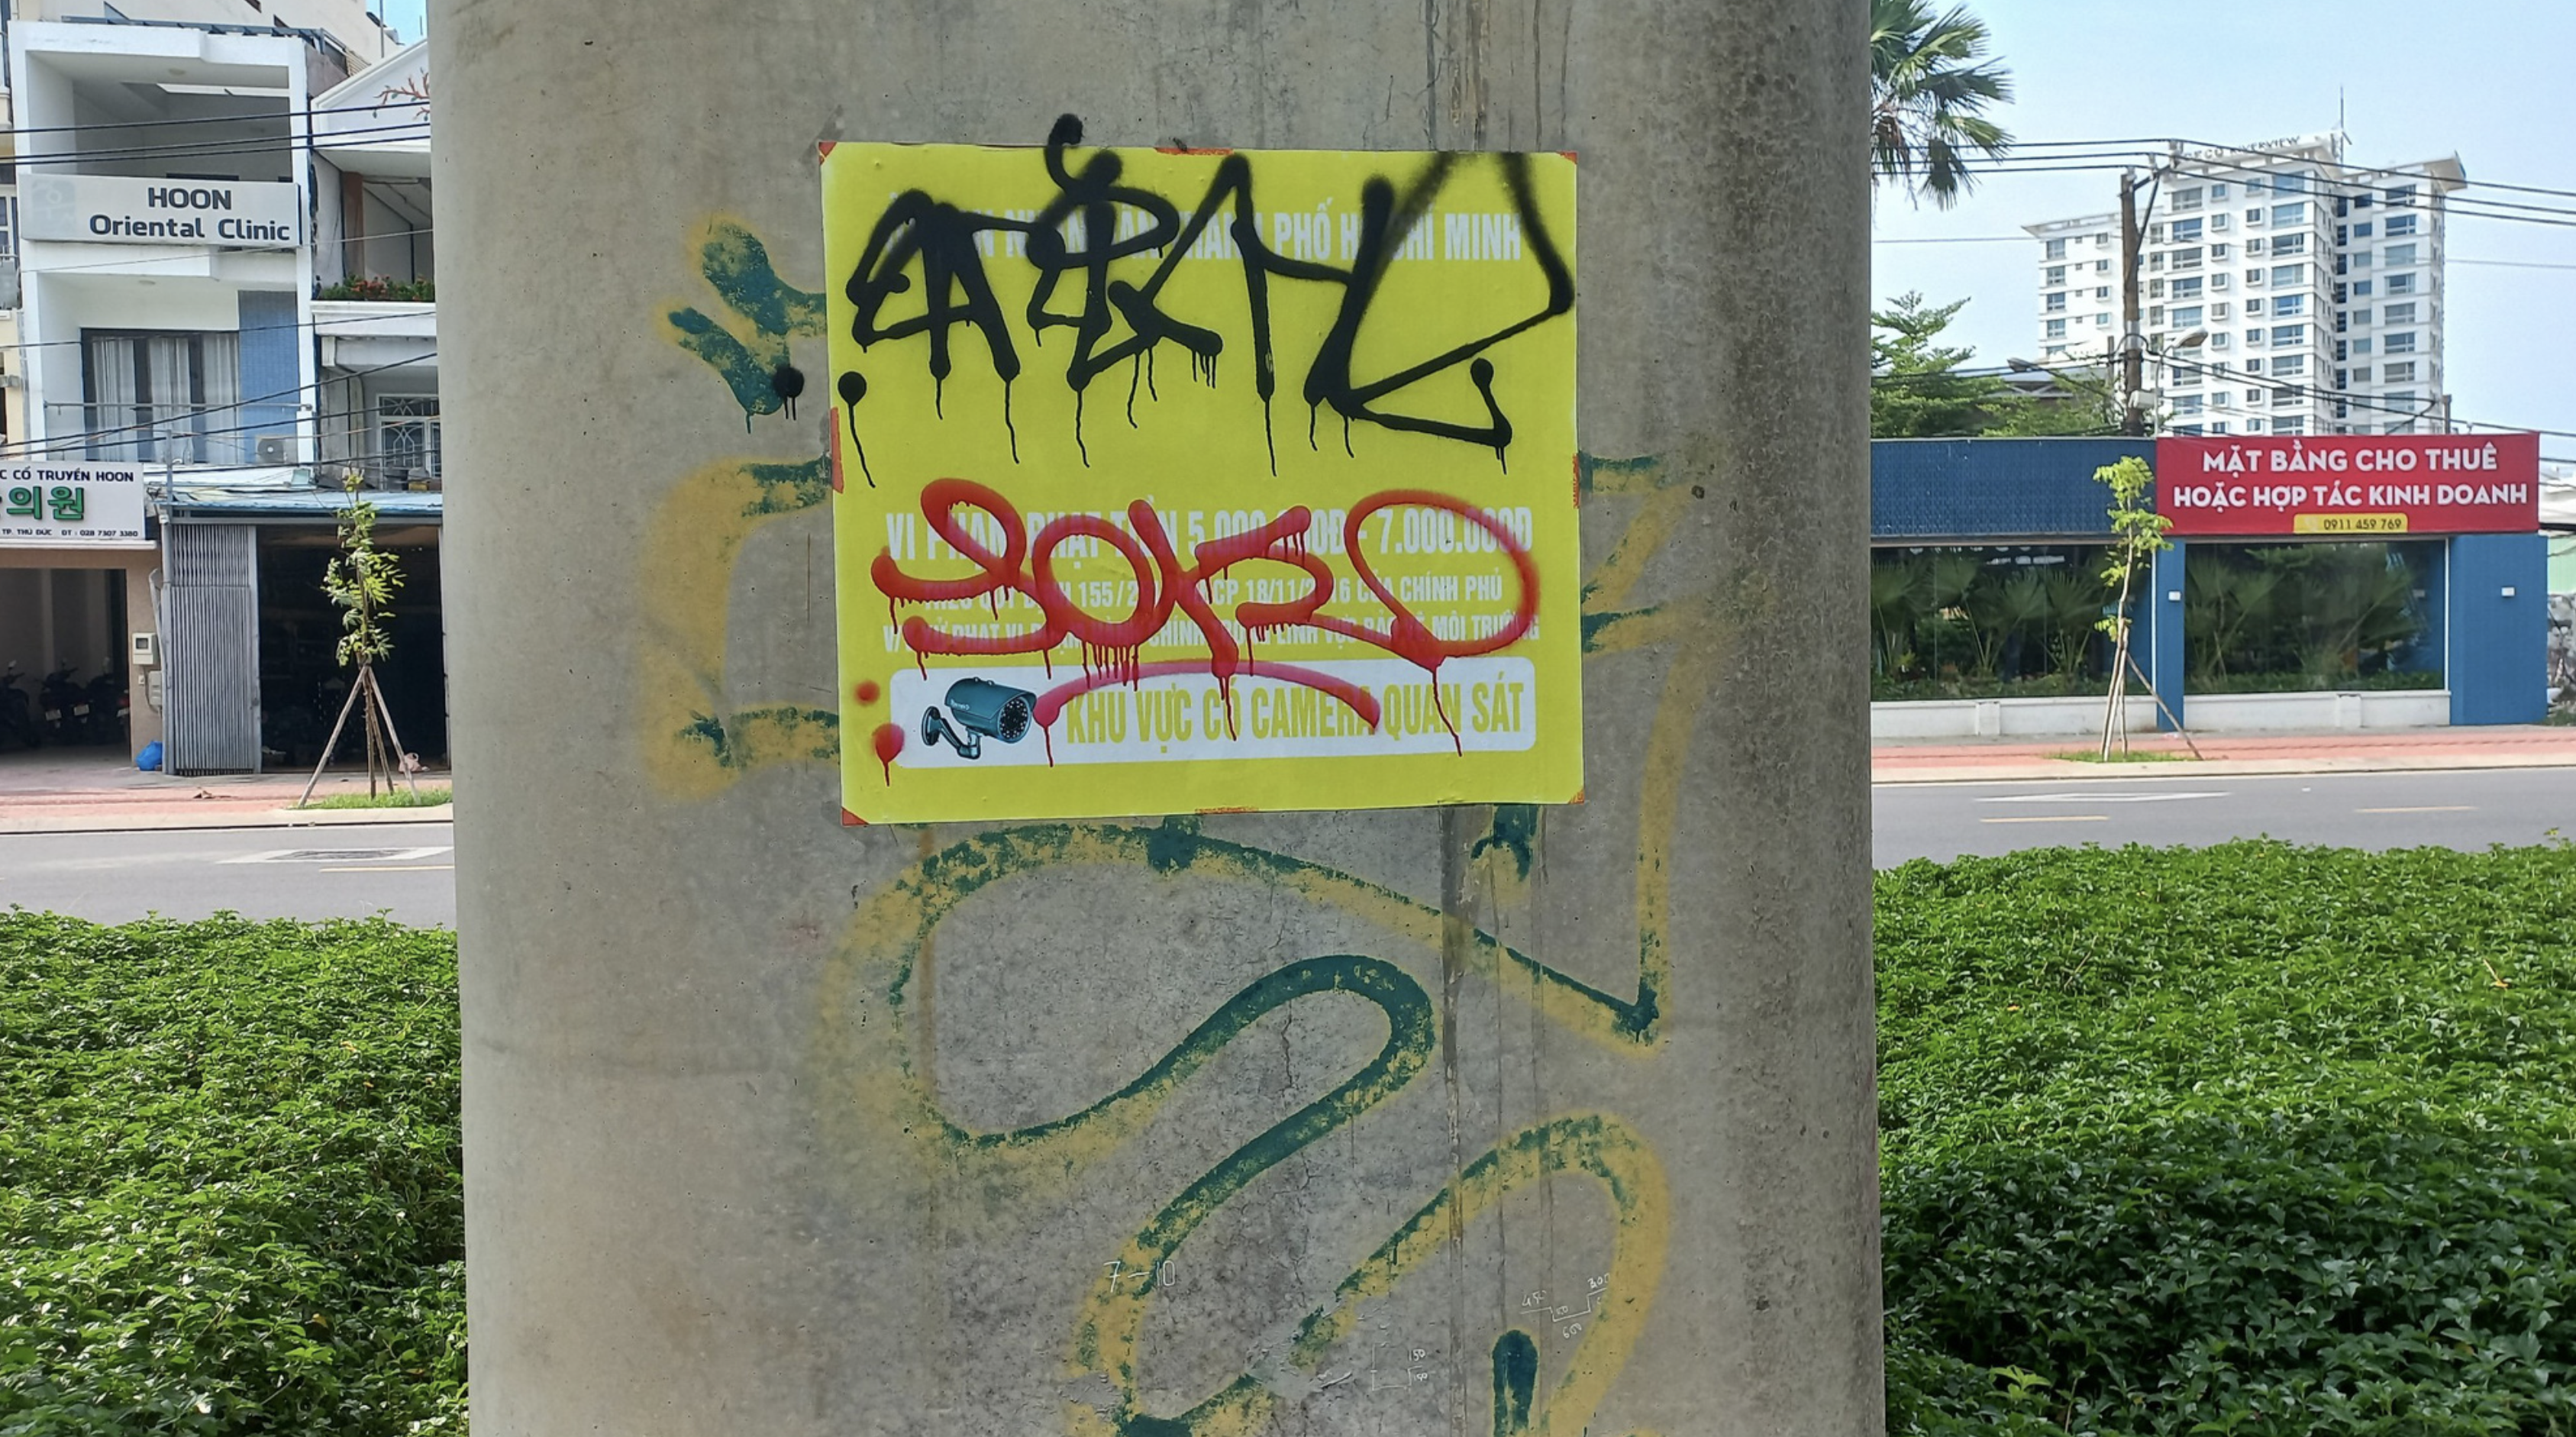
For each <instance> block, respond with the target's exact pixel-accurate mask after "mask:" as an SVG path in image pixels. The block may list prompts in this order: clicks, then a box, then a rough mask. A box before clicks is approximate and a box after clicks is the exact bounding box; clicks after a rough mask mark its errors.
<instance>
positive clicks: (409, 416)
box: [376, 394, 440, 479]
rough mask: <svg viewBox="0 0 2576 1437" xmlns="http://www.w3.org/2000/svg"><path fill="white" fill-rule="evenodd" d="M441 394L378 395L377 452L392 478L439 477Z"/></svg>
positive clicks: (388, 475)
mask: <svg viewBox="0 0 2576 1437" xmlns="http://www.w3.org/2000/svg"><path fill="white" fill-rule="evenodd" d="M439 449H440V445H439V434H438V396H437V395H435V394H380V395H377V396H376V455H377V457H378V459H379V461H380V463H381V465H382V467H383V469H384V471H385V474H386V476H387V477H389V478H394V479H407V478H410V477H412V476H414V475H425V476H427V477H430V478H436V477H437V476H438V470H439V460H440V454H439Z"/></svg>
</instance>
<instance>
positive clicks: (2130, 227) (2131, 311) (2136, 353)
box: [2120, 171, 2147, 437]
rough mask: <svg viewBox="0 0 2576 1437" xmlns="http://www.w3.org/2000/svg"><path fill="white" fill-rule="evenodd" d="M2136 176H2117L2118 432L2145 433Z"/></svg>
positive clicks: (2143, 357)
mask: <svg viewBox="0 0 2576 1437" xmlns="http://www.w3.org/2000/svg"><path fill="white" fill-rule="evenodd" d="M2139 239H2140V236H2139V233H2138V177H2137V176H2136V175H2135V174H2133V173H2130V172H2128V171H2122V172H2121V175H2120V432H2121V433H2123V434H2126V435H2130V436H2133V437H2135V436H2140V435H2144V434H2145V433H2146V432H2147V413H2146V408H2145V405H2144V403H2143V402H2142V401H2143V391H2144V390H2145V388H2146V373H2145V370H2146V339H2145V337H2144V336H2143V335H2142V334H2141V333H2140V331H2139V328H2138V251H2139V248H2140V246H2139V243H2138V241H2139Z"/></svg>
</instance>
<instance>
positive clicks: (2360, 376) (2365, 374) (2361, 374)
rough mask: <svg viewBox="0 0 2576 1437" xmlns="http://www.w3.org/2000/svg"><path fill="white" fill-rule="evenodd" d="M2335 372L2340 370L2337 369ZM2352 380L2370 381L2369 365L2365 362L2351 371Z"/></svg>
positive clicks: (2362, 382)
mask: <svg viewBox="0 0 2576 1437" xmlns="http://www.w3.org/2000/svg"><path fill="white" fill-rule="evenodd" d="M2337 373H2341V371H2340V370H2338V371H2337ZM2352 382H2353V383H2355V384H2368V383H2369V382H2370V366H2369V365H2367V364H2365V365H2363V366H2361V367H2360V368H2359V369H2356V370H2354V371H2352Z"/></svg>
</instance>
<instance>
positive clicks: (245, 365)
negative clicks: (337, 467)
mask: <svg viewBox="0 0 2576 1437" xmlns="http://www.w3.org/2000/svg"><path fill="white" fill-rule="evenodd" d="M303 343H304V331H303V330H302V329H300V328H299V327H297V324H296V320H295V296H294V295H293V294H292V293H291V292H289V291H286V290H263V289H246V290H243V291H242V292H241V397H242V408H241V415H240V417H239V418H237V419H233V420H231V421H230V423H232V424H238V425H242V426H245V427H244V428H243V431H242V434H243V437H242V440H241V450H242V452H243V454H244V455H245V456H249V457H254V458H255V457H256V456H257V453H258V446H257V445H256V444H255V443H254V442H253V441H254V439H255V438H256V437H258V436H261V435H267V434H284V435H289V436H292V435H293V434H294V433H295V421H296V414H297V409H298V407H299V406H300V405H301V404H302V403H303V400H304V375H303V365H302V359H303ZM312 457H313V456H312V455H310V454H306V453H303V452H301V446H298V449H297V452H296V453H295V455H294V457H293V458H291V459H290V460H289V461H288V462H290V463H301V462H304V461H306V460H309V459H311V458H312Z"/></svg>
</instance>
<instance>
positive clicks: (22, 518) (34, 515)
mask: <svg viewBox="0 0 2576 1437" xmlns="http://www.w3.org/2000/svg"><path fill="white" fill-rule="evenodd" d="M143 485H144V476H143V471H142V470H141V469H139V468H137V467H135V466H134V465H131V464H70V463H62V462H58V461H51V460H40V461H33V462H28V463H0V545H11V546H32V545H42V546H46V547H54V548H74V549H90V548H114V549H135V548H145V547H149V546H148V544H147V543H146V541H145V539H144V537H143V509H144V493H143Z"/></svg>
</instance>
